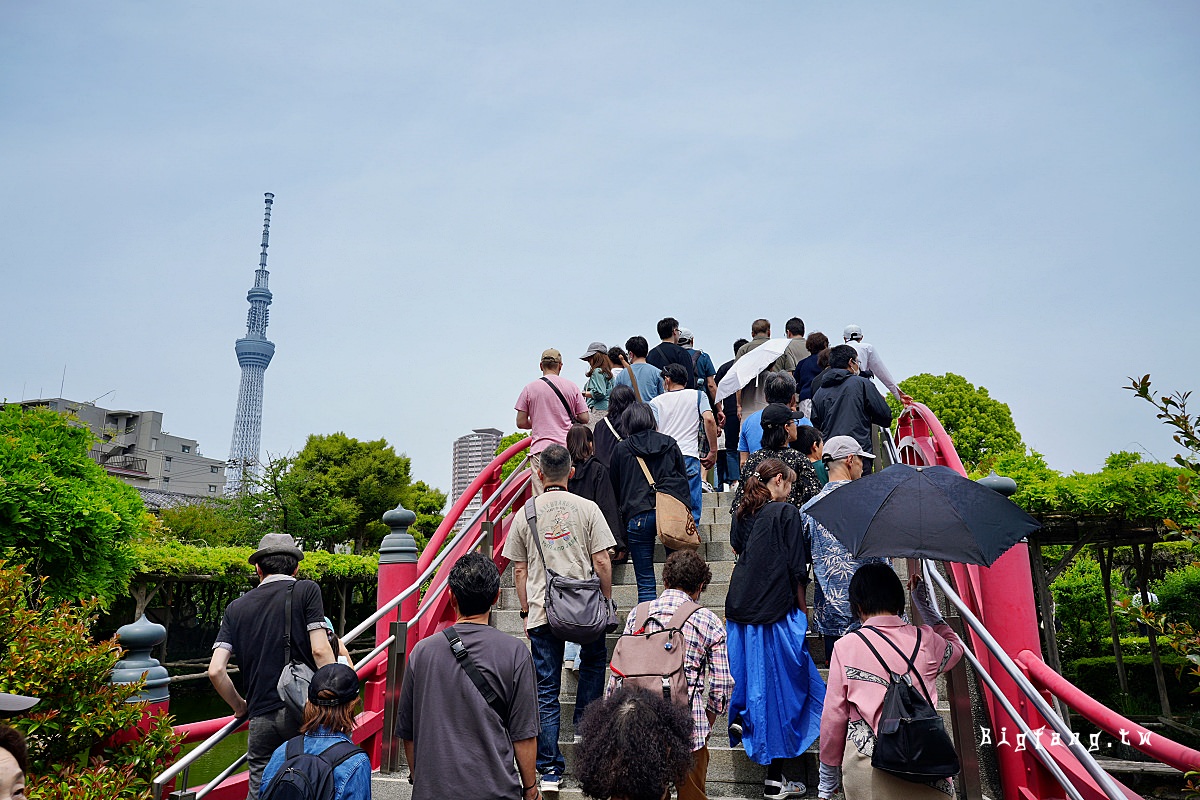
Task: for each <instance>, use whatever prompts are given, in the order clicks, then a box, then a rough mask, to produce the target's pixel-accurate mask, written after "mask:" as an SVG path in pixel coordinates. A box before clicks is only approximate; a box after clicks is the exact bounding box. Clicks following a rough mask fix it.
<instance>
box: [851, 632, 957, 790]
mask: <svg viewBox="0 0 1200 800" xmlns="http://www.w3.org/2000/svg"><path fill="white" fill-rule="evenodd" d="M864 628H865V629H866V630H872V631H875V633H877V634H879V636H880V637H882V638H883V640H884V641H885V642H887V643H888V644H890V645H891V646H892V649H893V650H895V651H896V652H897V653H899V654H900V657H901V658H903V659H904V664H905V667H906V670H905V672H904V674H903V675H900V674H897V673H895V672H892V670H891V668H890V667H888V665H887V662H886V661H884V660H883V658H882V657H881V656H880V655H879V651H878V650H876V649H875V646H874V645H872V644H871V641H870V640H869V639H868V638H867V637H866V636H864V635H863V632H862V630H861V629H860V630H856V631H854V633H855V634H857V635H858V637H859V638H860V639H862V640H863V642H865V643H866V645H867V647H868V648H870V650H871V653H872V654H873V655H874V656H875V659H876V660H877V661H878V662H879V664H880V666H882V667H883V669H884V671H885V672H886V673H887V674H888V676H889V678H890V681H889V683H888V688H887V692H886V694H884V696H883V710H882V711H881V713H880V715H879V730H878V731H876V732H875V752H874V753H872V755H871V766H872V767H874V768H875V769H880V770H883V771H884V772H887V773H890V774H892V775H895V776H896V777H897V778H903V779H904V780H906V781H912V782H913V783H929V782H931V781H936V780H941V779H943V778H951V777H953V776H955V775H957V774H958V772H959V769H960V766H959V761H958V753H956V752H955V750H954V742H952V741H951V740H950V737H949V735H947V734H946V725H945V723H943V722H942V718H941V717H940V716H939V715H938V713H937V710H936V709H934V707H933V700H932V699H931V698H930V696H929V691H928V690H927V689H926V688H925V681H924V680H922V679H921V674H920V673H919V672H917V669H916V667H915V666H914V665H913V661H914V660H915V659H916V657H917V652H918V651H919V650H920V649H921V629H920V628H917V646H916V647H915V648H913V654H912V657H911V658H910V657H908V656H906V655H904V651H903V650H901V649H900V648H899V647H897V646H896V643H895V642H893V641H892V640H891V639H890V638H888V637H887V636H886V635H884V633H883V631H881V630H879V629H878V628H873V627H871V626H869V625H867V626H864ZM909 673H912V676H913V677H914V678H916V684H917V686H919V687H920V689H921V691H920V692H917V691H915V690H914V689H913V680H912V679H911V678H909Z"/></svg>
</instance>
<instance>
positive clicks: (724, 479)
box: [717, 450, 742, 492]
mask: <svg viewBox="0 0 1200 800" xmlns="http://www.w3.org/2000/svg"><path fill="white" fill-rule="evenodd" d="M741 479H742V472H741V469H740V467H739V464H738V454H737V450H722V451H721V454H720V455H719V456H717V484H718V486H717V491H719V492H723V491H725V487H727V486H728V485H729V484H731V483H737V482H738V481H740V480H741Z"/></svg>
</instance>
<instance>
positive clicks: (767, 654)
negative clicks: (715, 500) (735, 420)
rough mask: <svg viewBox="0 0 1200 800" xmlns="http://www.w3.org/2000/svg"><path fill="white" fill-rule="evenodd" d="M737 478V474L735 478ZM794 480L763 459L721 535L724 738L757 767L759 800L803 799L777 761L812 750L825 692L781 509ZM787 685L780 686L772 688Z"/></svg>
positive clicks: (803, 561) (793, 543)
mask: <svg viewBox="0 0 1200 800" xmlns="http://www.w3.org/2000/svg"><path fill="white" fill-rule="evenodd" d="M743 474H745V473H743ZM795 477H796V473H795V472H793V471H792V469H791V467H789V466H788V465H787V464H785V463H783V462H782V461H780V460H779V459H777V458H768V459H767V460H765V461H763V462H762V463H760V464H759V465H758V468H757V469H756V470H755V471H754V472H751V473H749V474H748V476H747V477H746V480H745V486H746V491H745V495H744V497H743V498H742V503H741V505H740V506H739V507H738V510H737V514H735V515H734V523H733V532H732V535H731V539H732V543H733V548H734V550H736V551H737V553H738V561H737V564H736V565H735V566H734V568H733V574H732V575H731V576H730V578H729V592H728V594H727V595H726V599H725V631H726V639H727V646H728V649H729V671H730V672H731V673H732V674H733V681H734V685H733V697H732V698H731V699H730V702H729V720H730V725H729V737H730V739H729V740H730V742H731V743H732V744H735V745H736V744H737V741H738V739H739V738H740V739H741V742H742V744H743V745H744V746H745V748H746V755H747V756H748V757H749V758H750V759H751V760H752V761H755V762H757V763H759V764H764V765H766V766H767V778H766V781H765V782H764V785H763V797H765V798H769V800H784V799H785V798H788V797H797V796H800V795H803V794H804V793H805V791H806V787H805V785H804V784H803V783H802V782H800V781H793V780H788V779H787V778H786V777H785V776H784V774H783V761H784V759H788V758H795V757H797V756H799V755H800V754H802V753H803V752H804V751H805V750H807V749H808V746H809V745H811V744H812V743H813V741H815V740H816V738H817V734H818V733H819V732H820V728H821V705H822V703H824V701H825V683H824V682H823V681H822V680H821V674H820V673H819V672H818V671H817V665H816V664H814V663H813V660H812V656H810V655H809V654H808V647H807V646H806V645H805V642H804V636H805V634H806V633H808V607H807V604H806V602H805V597H804V592H805V589H806V588H807V586H808V547H807V546H806V545H805V543H804V529H803V526H802V524H801V522H800V511H799V509H797V508H796V506H794V505H792V504H791V503H790V502H788V497H789V496H790V494H791V490H792V481H793V480H795ZM781 676H787V680H780V677H781Z"/></svg>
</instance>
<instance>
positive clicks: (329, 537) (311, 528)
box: [257, 433, 446, 553]
mask: <svg viewBox="0 0 1200 800" xmlns="http://www.w3.org/2000/svg"><path fill="white" fill-rule="evenodd" d="M261 489H262V491H261V492H260V493H259V494H258V496H257V500H258V502H259V503H260V504H261V505H260V507H259V513H260V514H261V517H262V519H263V520H264V522H265V524H266V525H267V526H268V527H269V528H271V529H274V530H279V531H282V532H285V533H290V534H292V535H293V536H295V537H296V538H297V539H298V540H300V541H303V542H305V543H306V544H308V545H309V546H320V547H325V548H332V547H333V545H335V544H341V543H352V544H353V547H354V552H356V553H361V552H363V551H364V550H366V549H367V548H375V547H378V546H379V542H380V540H382V539H383V537H384V536H385V535H386V534H387V533H388V528H387V526H386V525H384V524H383V522H382V521H381V518H382V516H383V514H384V512H386V511H388V510H390V509H393V508H395V507H396V506H397V505H399V504H401V503H403V504H404V507H405V508H408V509H410V510H412V511H414V512H416V514H417V523H416V524H415V525H414V526H413V528H412V529H410V530H411V532H412V533H413V535H414V536H415V537H417V539H418V542H420V541H421V540H422V539H425V540H427V539H428V537H429V536H430V534H432V533H433V531H434V530H436V529H437V526H438V524H439V523H440V522H441V512H442V510H443V508H444V507H445V505H446V495H445V493H444V492H441V491H439V490H437V489H434V488H432V487H430V486H429V485H428V484H426V483H424V482H423V481H416V482H413V480H412V464H411V461H410V459H409V458H408V456H405V455H396V451H395V450H394V449H393V448H392V446H391V445H390V444H388V443H387V440H386V439H378V440H375V441H368V442H362V441H359V440H358V439H354V438H352V437H349V436H347V435H346V434H344V433H333V434H329V435H327V436H325V435H312V436H309V437H308V441H307V442H306V443H305V445H304V448H303V449H302V450H301V451H300V452H299V453H297V454H295V455H294V456H288V457H285V458H280V459H273V460H272V461H271V462H270V463H269V464H268V466H267V469H266V470H265V472H264V475H263V477H262V479H261Z"/></svg>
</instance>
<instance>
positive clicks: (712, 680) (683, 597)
mask: <svg viewBox="0 0 1200 800" xmlns="http://www.w3.org/2000/svg"><path fill="white" fill-rule="evenodd" d="M691 599H692V598H690V597H688V596H687V594H686V593H684V592H682V591H680V590H679V589H667V590H666V591H664V592H663V593H662V594H661V595H660V596H659V597H658V599H657V600H651V601H650V613H649V616H651V617H655V618H656V619H655V620H651V621H649V622H648V623H647V624H648V625H651V626H654V627H657V626H658V622H657V620H658V619H666V620H669V619H670V618H671V616H672V615H673V614H674V613H675V611H676V610H677V609H678V608H679V607H680V606H681V605H683V604H684V602H686V601H688V600H691ZM636 622H637V612H636V609H635V610H633V611H630V612H629V619H628V620H627V621H626V623H625V633H633V628H634V625H635V624H636ZM683 639H684V641H685V642H686V643H687V654H686V656H685V663H684V676H685V677H686V678H687V685H688V695H689V696H690V697H691V708H692V723H693V725H692V750H699V749H700V748H701V747H704V746H705V744H706V743H707V741H708V734H709V732H710V731H711V730H712V726H711V725H709V723H708V714H707V713H706V712H709V711H711V712H712V713H713V714H723V713H725V709H726V708H727V707H728V706H729V697H730V695H732V694H733V675H732V674H730V672H729V653H728V651H727V650H726V649H725V624H724V623H723V622H721V620H720V618H719V617H718V616H717V615H716V614H714V613H713V612H712V611H711V610H710V609H707V608H700V609H699V610H698V611H696V613H694V614H692V615H691V616H690V617H688V621H687V622H685V623H684V624H683ZM706 675H707V679H708V680H707V683H708V693H707V695H706V694H705V691H704V687H705V676H706ZM615 688H616V679H615V678H613V677H612V676H609V680H608V693H609V694H611V693H612V692H613V690H614V689H615Z"/></svg>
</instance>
